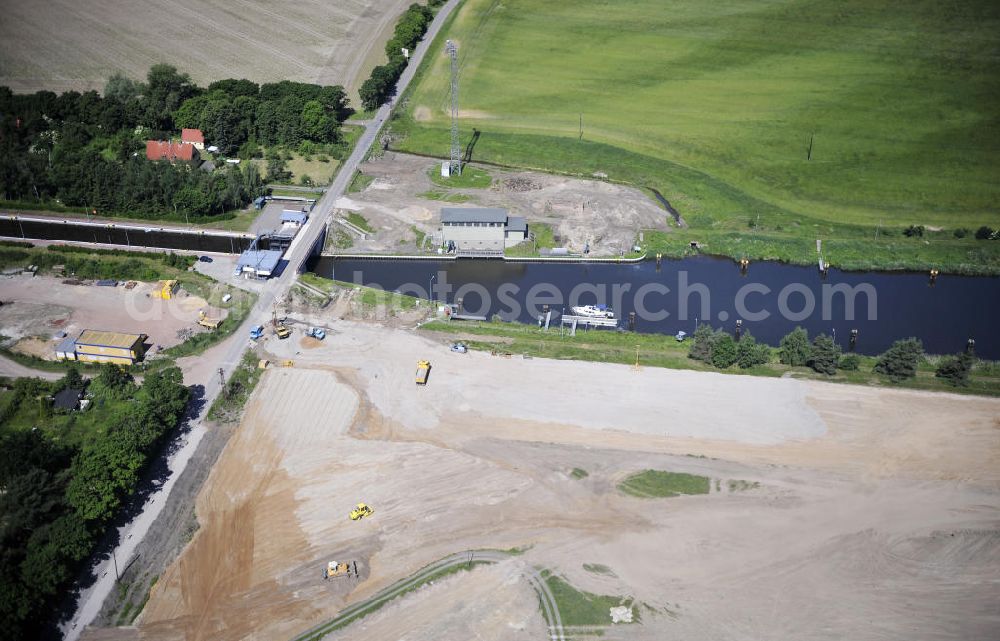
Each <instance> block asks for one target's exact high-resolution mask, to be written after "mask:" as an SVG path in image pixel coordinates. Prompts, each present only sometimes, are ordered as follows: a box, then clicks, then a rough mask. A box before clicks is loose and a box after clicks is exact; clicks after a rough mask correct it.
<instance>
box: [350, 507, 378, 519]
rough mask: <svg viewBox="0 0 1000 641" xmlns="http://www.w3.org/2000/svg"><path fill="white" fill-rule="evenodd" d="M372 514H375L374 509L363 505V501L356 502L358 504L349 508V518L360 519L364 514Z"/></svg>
mask: <svg viewBox="0 0 1000 641" xmlns="http://www.w3.org/2000/svg"><path fill="white" fill-rule="evenodd" d="M372 514H375V510H373V509H371V507H369V506H367V505H365V504H364V503H358V506H357V507H356V508H354V509H353V510H351V520H352V521H360V520H361V519H363V518H365V517H366V516H371V515H372Z"/></svg>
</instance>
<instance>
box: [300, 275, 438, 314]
mask: <svg viewBox="0 0 1000 641" xmlns="http://www.w3.org/2000/svg"><path fill="white" fill-rule="evenodd" d="M299 280H300V281H302V282H303V283H305V284H307V285H310V286H311V287H314V288H316V289H318V290H319V291H321V292H324V293H325V294H326V295H327V296H333V295H334V294H336V293H338V292H340V291H352V290H357V292H358V293H357V295H356V296H355V298H354V299H353V300H355V301H357V302H359V303H360V304H361V305H363V306H365V307H372V308H374V307H385V308H386V309H391V310H411V309H415V308H417V307H418V306H420V305H426V304H427V301H425V300H423V299H420V298H416V297H415V296H407V295H405V294H396V293H395V292H387V291H385V290H382V289H375V288H374V287H365V286H363V285H355V284H354V283H348V282H345V281H340V280H331V279H329V278H322V277H320V276H316V275H315V274H310V273H305V274H302V275H300V276H299Z"/></svg>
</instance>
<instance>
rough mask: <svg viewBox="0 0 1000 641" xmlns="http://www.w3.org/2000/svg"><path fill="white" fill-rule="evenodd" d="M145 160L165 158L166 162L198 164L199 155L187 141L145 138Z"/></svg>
mask: <svg viewBox="0 0 1000 641" xmlns="http://www.w3.org/2000/svg"><path fill="white" fill-rule="evenodd" d="M146 159H147V160H166V161H168V162H172V163H174V162H187V163H191V164H198V162H199V161H200V160H201V155H200V154H199V153H198V150H197V149H195V147H194V145H193V144H191V143H189V142H171V141H169V140H147V141H146Z"/></svg>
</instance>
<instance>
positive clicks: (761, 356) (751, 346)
mask: <svg viewBox="0 0 1000 641" xmlns="http://www.w3.org/2000/svg"><path fill="white" fill-rule="evenodd" d="M769 360H771V348H770V347H768V346H767V345H765V344H763V343H758V342H757V339H755V338H754V337H753V336H751V335H750V334H749V332H748V333H747V334H745V335H744V336H743V338H742V339H740V342H739V343H737V345H736V363H737V364H738V365H739V366H740V369H748V368H750V367H753V366H754V365H764V364H766V363H767V362H768V361H769Z"/></svg>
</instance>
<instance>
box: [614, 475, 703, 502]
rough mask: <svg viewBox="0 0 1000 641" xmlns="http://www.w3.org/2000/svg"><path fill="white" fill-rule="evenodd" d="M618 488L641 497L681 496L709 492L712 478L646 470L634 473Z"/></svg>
mask: <svg viewBox="0 0 1000 641" xmlns="http://www.w3.org/2000/svg"><path fill="white" fill-rule="evenodd" d="M618 489H619V490H621V491H622V492H625V493H626V494H629V495H631V496H637V497H639V498H656V497H671V496H680V495H682V494H708V492H709V489H711V479H709V478H708V477H707V476H698V475H696V474H684V473H682V472H664V471H662V470H644V471H642V472H637V473H635V474H632V475H631V476H629V477H628V478H627V479H625V480H624V481H622V482H621V483H619V484H618Z"/></svg>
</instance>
